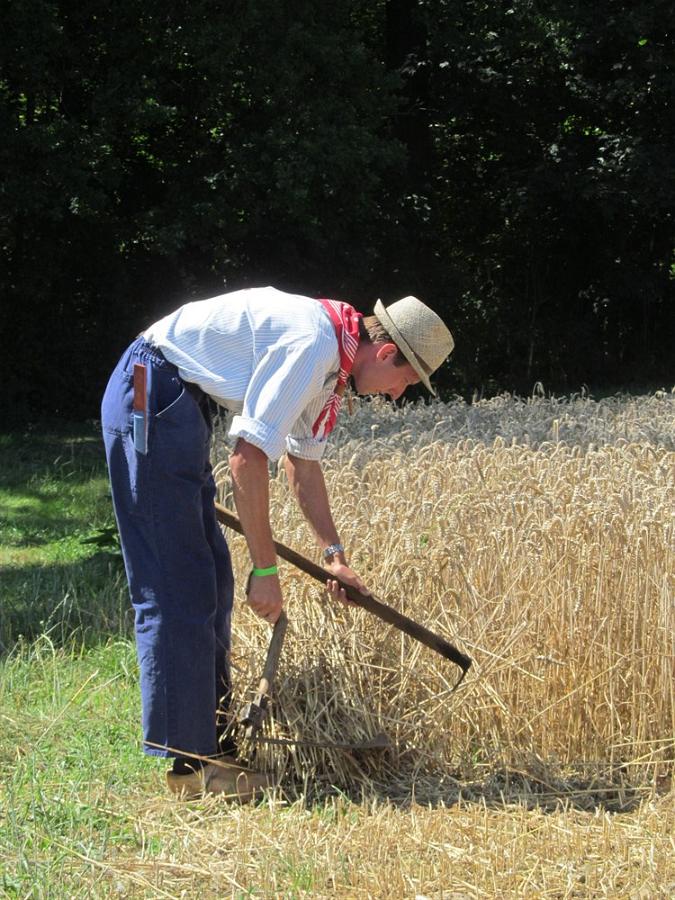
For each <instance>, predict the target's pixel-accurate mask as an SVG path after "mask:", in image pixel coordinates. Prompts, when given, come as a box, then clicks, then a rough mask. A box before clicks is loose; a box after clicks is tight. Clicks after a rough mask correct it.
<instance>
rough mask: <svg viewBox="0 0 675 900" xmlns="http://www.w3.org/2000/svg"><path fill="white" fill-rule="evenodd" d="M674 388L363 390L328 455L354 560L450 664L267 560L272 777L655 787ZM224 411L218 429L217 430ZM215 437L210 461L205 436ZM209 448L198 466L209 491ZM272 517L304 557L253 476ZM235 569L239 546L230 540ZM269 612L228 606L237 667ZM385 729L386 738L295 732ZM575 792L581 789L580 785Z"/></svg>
mask: <svg viewBox="0 0 675 900" xmlns="http://www.w3.org/2000/svg"><path fill="white" fill-rule="evenodd" d="M674 408H675V403H674V402H673V396H672V395H669V394H666V393H665V392H664V393H661V394H660V395H656V396H654V397H652V398H649V400H643V401H642V402H640V403H638V402H634V401H631V400H628V399H626V398H623V399H622V398H611V399H610V400H608V401H602V402H595V401H593V400H591V399H590V398H585V397H578V398H572V399H571V400H566V401H561V400H554V399H547V398H545V397H534V398H532V399H531V400H530V401H529V402H524V401H516V400H514V399H513V398H508V397H501V398H496V399H495V400H492V401H485V402H482V403H481V402H475V403H473V404H470V405H469V404H465V403H463V402H462V401H459V400H457V401H454V402H453V403H450V404H441V403H434V404H431V405H426V406H425V405H422V404H418V405H411V406H408V407H403V408H402V409H395V408H393V407H391V406H389V405H387V404H385V403H383V402H379V401H378V402H362V403H361V404H360V405H359V406H358V409H357V411H356V413H355V415H354V416H353V417H352V418H346V417H345V418H344V419H343V422H342V424H341V426H340V432H339V433H338V434H337V436H336V438H337V439H336V441H335V442H334V443H332V445H331V448H330V451H329V452H328V458H327V459H326V462H325V470H326V480H327V484H328V488H329V493H330V496H331V498H332V504H333V511H334V517H335V519H336V522H337V523H338V529H339V531H340V534H341V536H342V540H343V543H344V544H345V545H346V546H347V547H348V548H349V553H350V559H351V562H352V564H353V566H354V568H356V570H357V571H359V572H360V573H361V574H362V576H363V577H364V579H365V580H366V581H367V583H368V585H369V587H370V588H371V590H373V592H374V593H375V594H376V596H378V597H379V598H380V599H382V600H384V601H386V602H388V603H389V604H391V605H392V606H394V607H396V608H397V609H399V610H400V611H402V612H404V613H405V614H406V615H408V616H410V617H411V618H413V619H416V620H417V621H419V622H421V623H422V624H424V625H426V626H427V627H429V628H431V629H432V630H433V631H436V632H437V633H439V634H441V635H443V636H444V637H446V638H447V639H449V640H450V641H452V642H454V643H456V644H457V645H458V646H459V647H460V649H462V650H464V651H465V652H466V653H468V654H469V655H470V656H471V657H472V658H473V660H474V664H473V667H472V669H471V670H470V672H469V675H468V677H467V678H466V680H465V681H464V683H463V684H462V685H461V687H460V688H459V690H458V691H457V692H454V693H453V692H452V687H453V685H454V682H455V681H456V678H457V675H458V670H455V669H454V667H453V666H452V665H451V664H450V663H448V662H447V661H446V660H444V659H442V658H441V657H440V656H438V655H437V654H435V653H433V652H432V651H430V650H428V649H427V648H425V647H422V646H421V645H419V644H417V643H416V642H415V641H414V640H412V639H411V638H408V637H405V636H402V635H401V634H400V633H399V632H397V631H396V630H395V629H392V628H390V627H388V626H385V625H384V624H383V623H382V622H380V621H379V620H377V619H374V618H373V617H372V616H369V615H368V614H367V613H365V612H363V611H360V610H353V609H347V608H344V607H342V606H337V607H336V606H335V605H334V604H331V603H329V602H328V601H327V600H326V598H325V596H323V595H322V592H321V589H320V587H319V586H318V585H316V584H315V583H312V582H310V581H309V580H308V579H307V577H306V576H304V575H302V574H301V573H300V572H298V571H294V570H293V569H292V568H291V567H290V566H289V565H284V566H283V576H282V579H283V586H284V590H285V595H286V604H287V611H288V615H289V619H290V628H289V633H288V636H287V639H286V644H285V647H284V653H283V656H282V660H281V664H280V671H279V674H278V681H277V683H276V686H275V691H274V706H273V717H272V721H271V727H270V729H269V734H268V736H271V737H275V738H285V739H289V738H290V739H294V740H298V741H299V742H300V743H299V744H298V745H297V746H292V747H288V746H278V745H273V744H272V745H268V746H266V747H263V748H261V750H260V751H259V762H261V763H262V764H264V765H265V766H266V767H267V768H269V769H271V770H272V771H274V772H275V773H276V774H277V776H278V777H279V778H280V780H281V782H282V783H283V784H285V785H286V788H287V790H289V791H290V792H291V793H294V792H297V791H298V790H301V791H303V792H307V791H308V790H309V791H322V790H323V791H329V792H330V790H331V789H337V790H340V791H344V792H346V793H348V794H349V795H350V796H354V795H355V794H365V795H371V794H372V793H373V792H375V793H376V794H377V795H379V796H385V797H391V798H394V799H400V798H401V797H405V796H412V795H414V796H415V798H416V799H417V800H418V802H438V801H439V800H446V801H447V800H449V799H452V798H454V797H456V796H457V795H458V794H460V793H462V794H463V795H464V796H467V795H469V796H471V795H473V794H474V793H476V792H478V794H481V795H482V794H483V793H485V791H487V792H488V793H491V794H492V793H497V794H499V792H500V791H504V790H506V791H507V792H508V793H509V794H510V795H512V796H518V795H520V794H522V795H523V796H524V797H525V796H527V797H528V798H529V799H532V798H533V797H535V796H536V797H538V798H539V801H540V802H547V801H551V802H557V800H559V799H560V798H561V797H564V796H566V795H567V794H569V793H571V794H573V795H574V796H575V802H577V803H579V804H581V805H583V804H584V802H586V803H587V805H588V808H591V807H592V806H593V805H594V804H595V803H597V802H598V800H600V799H602V800H604V801H605V802H606V803H609V804H610V805H611V804H612V803H614V804H619V805H620V804H621V802H622V797H623V796H624V795H625V794H626V792H628V795H631V796H632V794H631V792H632V791H633V790H634V789H635V787H636V786H642V787H644V786H645V785H650V784H651V785H663V784H667V783H668V780H669V778H670V775H671V773H672V764H673V758H674V737H673V736H674V735H675V704H674V702H673V701H674V697H675V688H674V684H675V682H674V678H673V675H674V659H675V604H674V602H673V571H674V570H673V551H674V549H675V542H674V539H673V538H674V512H675V504H674V502H673V500H674V488H675V465H674V462H675V454H674V453H673V440H674V436H675V428H674V427H673V409H674ZM224 434H225V428H222V429H221V430H220V436H221V438H222V436H223V435H224ZM219 456H221V459H222V458H226V453H225V451H224V448H221V449H220V450H219ZM226 469H227V466H226V464H225V463H221V464H220V465H219V466H218V467H217V472H216V474H217V476H218V479H219V481H220V482H221V483H222V487H223V491H222V493H223V500H224V501H225V502H226V503H227V502H228V493H227V491H228V479H227V471H226ZM271 505H272V521H273V523H274V527H275V532H276V536H277V537H278V538H279V539H280V540H283V541H284V542H285V543H287V544H290V545H291V546H293V547H295V548H297V549H300V550H303V549H305V550H306V551H307V552H308V554H309V555H312V556H313V558H316V555H317V554H316V550H314V549H313V543H312V538H311V534H310V533H309V531H308V529H307V527H306V525H305V524H304V522H303V520H302V518H301V517H300V515H299V513H298V511H297V509H296V508H295V505H294V503H293V500H292V499H291V498H290V496H289V492H288V489H287V485H286V484H285V475H284V473H283V467H279V468H278V470H277V472H276V474H275V475H274V477H273V479H272V490H271ZM231 544H232V546H233V548H234V555H235V563H236V566H237V569H238V573H237V574H238V576H239V583H241V582H242V581H243V578H244V576H245V570H246V566H247V564H248V563H247V560H246V556H245V552H244V546H243V541H242V540H241V539H240V538H234V539H233V540H232V541H231ZM268 640H269V631H268V630H267V629H266V628H264V627H261V626H260V625H258V623H256V622H255V621H254V619H253V616H252V615H251V614H250V613H248V612H247V611H242V612H240V613H239V614H238V616H237V621H236V624H235V635H234V639H233V647H234V650H233V665H234V669H235V673H236V677H237V681H238V683H239V685H240V690H245V687H246V686H247V685H251V686H253V685H255V683H256V681H257V677H258V676H257V673H258V672H259V671H260V669H261V660H262V659H263V658H264V652H265V645H266V642H267V641H268ZM383 732H384V733H386V734H387V735H388V736H389V738H390V739H391V742H392V747H391V749H389V750H386V751H384V752H382V751H378V752H372V751H371V752H368V751H365V752H359V751H354V752H350V751H347V750H343V749H331V748H316V747H313V746H303V744H302V743H301V742H302V741H308V742H342V743H344V742H353V743H359V742H362V741H364V740H367V739H368V738H371V737H373V736H374V735H376V734H379V733H383ZM584 798H585V800H584Z"/></svg>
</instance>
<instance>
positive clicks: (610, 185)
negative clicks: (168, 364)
mask: <svg viewBox="0 0 675 900" xmlns="http://www.w3.org/2000/svg"><path fill="white" fill-rule="evenodd" d="M674 19H675V12H674V11H673V9H672V8H671V5H670V4H667V3H665V2H663V0H657V2H653V3H650V4H647V3H637V4H631V5H626V4H621V3H616V2H610V0H600V2H599V3H595V4H592V5H588V4H585V5H579V4H577V5H570V4H562V3H556V2H549V3H537V4H534V3H532V2H530V0H513V2H510V3H503V4H502V3H499V4H494V3H487V2H462V3H458V2H443V0H424V2H423V0H419V2H416V0H388V2H383V0H379V2H377V3H364V2H348V0H335V2H333V3H331V4H325V3H320V2H318V0H301V2H299V3H298V2H295V3H290V2H288V0H277V2H273V0H253V2H245V3H244V2H228V3H215V2H212V0H193V2H191V3H187V2H179V0H172V2H169V3H167V2H162V3H160V2H157V0H146V2H145V3H144V4H142V5H139V4H136V3H129V2H125V0H121V2H119V3H116V4H114V5H110V4H108V3H103V2H101V0H90V2H88V3H86V4H79V5H77V4H72V3H68V2H65V0H60V2H57V0H54V2H48V0H21V2H19V0H4V2H3V3H2V21H3V41H2V46H1V48H0V129H1V134H2V141H1V142H0V164H1V166H2V172H3V179H2V186H1V193H0V246H1V250H2V268H1V269H0V289H1V291H2V297H3V301H2V309H1V311H0V329H1V330H2V334H3V337H4V339H5V340H4V344H5V345H7V346H8V352H5V354H3V361H2V373H1V374H2V377H3V382H4V384H5V387H6V390H5V395H4V401H5V405H6V406H7V408H8V411H10V410H15V411H16V410H20V409H22V408H23V409H26V408H28V409H29V410H32V411H35V412H37V411H45V410H46V411H52V412H53V411H54V410H57V411H59V412H61V413H63V414H67V415H74V414H82V413H88V414H96V409H97V397H98V396H99V395H100V392H101V390H102V386H103V383H104V380H105V377H106V372H107V370H108V369H109V367H110V366H111V364H112V363H113V361H114V358H115V356H116V354H117V353H118V351H119V350H120V349H121V347H122V346H123V345H124V344H125V343H126V342H127V340H128V339H129V338H130V337H131V336H133V334H135V333H136V331H137V330H138V329H139V328H140V327H142V326H143V324H144V323H146V322H148V321H150V320H152V319H153V318H155V317H157V316H158V315H160V314H162V313H163V312H165V311H166V310H167V309H169V308H170V307H171V306H173V305H175V304H177V303H179V302H182V301H183V300H186V299H190V298H191V297H196V296H204V295H208V294H209V293H214V292H217V291H220V290H223V289H224V288H223V286H224V285H225V286H226V288H234V287H237V286H239V285H245V284H260V283H263V282H265V283H270V282H274V283H276V284H278V285H279V286H281V287H286V288H288V289H293V290H301V291H304V292H307V293H311V294H317V295H318V294H327V293H332V294H334V295H336V296H347V297H349V298H351V299H352V300H354V301H355V302H356V304H357V305H359V306H360V307H361V308H362V309H364V310H365V309H366V308H368V307H370V305H371V304H372V301H373V300H374V299H375V298H376V297H377V296H382V297H384V298H385V299H387V298H389V299H394V298H395V297H396V296H399V295H402V294H403V293H408V292H414V293H418V294H420V295H421V296H423V297H424V298H425V299H426V300H427V301H428V302H430V303H431V304H432V305H433V306H435V308H437V309H438V310H439V311H440V312H442V313H443V314H444V315H445V316H446V317H447V319H448V321H449V322H450V323H451V324H452V326H453V329H454V330H455V332H456V336H457V352H456V354H455V358H454V360H453V364H452V366H448V367H447V368H446V369H445V370H444V377H445V379H446V381H447V384H448V386H449V387H453V388H455V389H459V388H462V389H469V390H470V389H472V388H473V387H477V386H481V385H482V386H484V387H486V388H488V389H490V388H496V387H506V388H511V387H516V388H518V389H521V390H523V389H524V390H527V389H529V388H530V386H531V384H532V383H533V382H534V381H535V380H543V381H544V382H545V383H546V384H547V385H550V386H551V387H556V388H568V389H569V388H572V389H574V388H577V387H578V386H579V385H580V384H581V383H582V382H589V383H592V384H594V385H602V384H612V385H619V384H621V383H625V382H626V381H628V380H632V381H635V380H643V381H646V380H649V379H657V378H664V377H666V376H667V375H668V374H669V370H668V366H667V352H666V351H667V348H668V347H669V346H670V343H669V342H671V341H672V338H673V334H672V325H671V320H672V315H669V304H671V303H672V291H673V280H672V271H671V267H672V265H673V245H674V240H673V238H674V235H673V210H674V208H675V178H674V177H673V176H674V174H675V172H674V171H673V169H674V162H673V152H672V150H673V146H672V143H673V134H674V133H675V127H674V126H675V122H674V115H675V113H674V111H673V110H674V105H673V102H672V99H673V86H674V83H673V79H674V77H675V76H674V73H673V52H672V37H673V22H674Z"/></svg>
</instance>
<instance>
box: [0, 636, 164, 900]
mask: <svg viewBox="0 0 675 900" xmlns="http://www.w3.org/2000/svg"><path fill="white" fill-rule="evenodd" d="M137 694H138V691H137V676H136V658H135V650H134V647H133V644H132V643H131V642H130V641H127V640H120V641H114V642H112V641H111V642H108V643H106V644H102V645H101V646H99V647H96V648H89V649H80V650H79V651H78V650H76V649H74V648H72V649H71V650H66V649H63V648H61V649H60V648H57V647H55V646H54V645H53V644H52V642H51V641H50V640H49V639H48V638H41V639H39V640H37V641H36V642H35V643H33V644H26V643H24V642H21V644H20V645H19V646H18V647H17V648H16V649H15V650H14V652H13V653H12V654H11V655H10V656H9V657H8V658H6V659H5V660H4V661H3V662H2V664H1V665H0V718H1V719H2V730H1V731H0V784H1V787H0V860H1V861H2V862H0V896H8V897H63V896H67V897H79V896H82V897H85V896H87V897H88V896H96V895H97V892H96V891H95V890H94V889H93V886H94V885H95V883H96V879H97V877H98V876H100V874H101V872H100V871H99V870H98V866H97V863H101V862H103V861H105V860H107V859H109V858H110V857H111V856H116V855H117V854H119V853H120V852H123V851H124V850H125V849H127V850H133V851H134V852H136V851H137V849H138V845H139V835H138V833H137V830H136V828H135V825H134V819H133V817H131V816H127V815H125V814H124V810H125V807H126V806H127V803H125V797H127V798H130V797H131V796H132V795H133V794H134V792H136V793H137V791H138V787H139V785H141V784H142V785H143V786H144V788H146V789H147V787H148V786H149V783H152V781H153V779H156V780H158V779H159V777H160V772H159V768H158V767H157V766H156V765H153V764H152V763H150V762H149V761H148V760H146V759H144V757H143V756H142V754H141V753H140V752H139V729H138V721H139V715H140V712H139V709H138V698H137ZM156 787H157V789H158V790H159V788H160V786H159V783H157V785H156ZM146 849H147V848H146ZM83 875H84V876H85V877H86V879H87V883H86V886H85V884H84V883H83V882H82V877H83Z"/></svg>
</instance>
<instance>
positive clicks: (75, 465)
mask: <svg viewBox="0 0 675 900" xmlns="http://www.w3.org/2000/svg"><path fill="white" fill-rule="evenodd" d="M0 509H2V515H1V516H0V597H1V598H2V604H1V606H0V652H6V651H7V650H9V649H10V648H11V647H12V646H13V645H14V643H15V642H16V641H17V640H18V639H19V636H23V637H24V638H27V639H33V638H35V637H37V636H38V635H41V634H44V633H48V634H50V635H51V637H52V639H53V640H54V641H55V642H56V643H58V644H63V643H66V642H68V641H69V640H72V638H73V637H74V636H76V635H77V636H78V637H79V638H80V639H83V640H94V641H95V640H97V639H98V636H99V635H101V634H104V635H110V634H111V633H117V634H119V633H122V632H124V631H126V629H128V626H129V613H128V602H127V599H126V587H125V584H124V577H123V570H122V565H121V558H120V556H119V553H118V552H117V547H116V544H115V541H114V538H113V534H114V518H113V513H112V505H111V501H110V493H109V489H108V481H107V476H106V470H105V459H104V455H103V444H102V441H101V438H100V435H99V433H98V432H97V431H96V429H95V428H93V427H92V426H89V427H84V426H83V427H78V428H71V429H63V430H62V431H60V432H54V431H51V432H49V433H47V434H45V433H42V432H39V431H26V432H23V433H12V434H2V435H0Z"/></svg>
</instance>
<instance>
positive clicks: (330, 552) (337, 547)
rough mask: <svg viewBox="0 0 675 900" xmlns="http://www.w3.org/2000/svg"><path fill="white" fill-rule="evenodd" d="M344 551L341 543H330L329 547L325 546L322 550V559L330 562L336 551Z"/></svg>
mask: <svg viewBox="0 0 675 900" xmlns="http://www.w3.org/2000/svg"><path fill="white" fill-rule="evenodd" d="M344 552H345V548H344V547H343V546H342V544H331V545H330V547H326V549H325V550H324V551H323V561H324V562H330V561H331V560H332V558H333V557H334V556H335V555H336V554H337V553H344Z"/></svg>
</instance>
